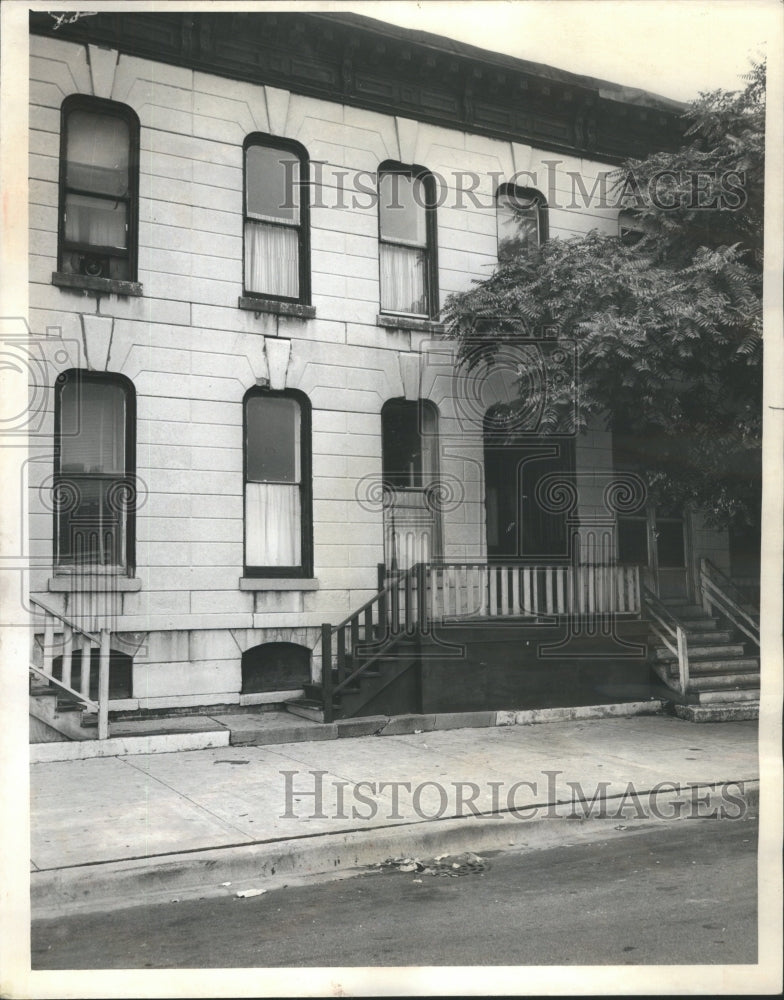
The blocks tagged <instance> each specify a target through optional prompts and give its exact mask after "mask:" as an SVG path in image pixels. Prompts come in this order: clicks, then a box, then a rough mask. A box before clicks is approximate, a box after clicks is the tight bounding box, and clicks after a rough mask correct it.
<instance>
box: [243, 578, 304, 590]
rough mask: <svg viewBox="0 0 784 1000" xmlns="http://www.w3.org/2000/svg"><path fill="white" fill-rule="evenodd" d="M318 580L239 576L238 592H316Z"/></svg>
mask: <svg viewBox="0 0 784 1000" xmlns="http://www.w3.org/2000/svg"><path fill="white" fill-rule="evenodd" d="M318 589H319V582H318V580H315V579H312V578H307V577H302V576H299V577H298V576H287V577H273V576H241V577H240V590H318Z"/></svg>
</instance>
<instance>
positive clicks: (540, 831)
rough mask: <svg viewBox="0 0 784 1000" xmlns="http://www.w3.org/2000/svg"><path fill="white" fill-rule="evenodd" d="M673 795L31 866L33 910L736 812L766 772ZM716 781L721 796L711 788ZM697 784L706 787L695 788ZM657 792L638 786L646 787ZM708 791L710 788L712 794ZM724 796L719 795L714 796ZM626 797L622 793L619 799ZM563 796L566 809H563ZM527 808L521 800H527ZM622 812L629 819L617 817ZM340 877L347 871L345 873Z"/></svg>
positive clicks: (95, 905)
mask: <svg viewBox="0 0 784 1000" xmlns="http://www.w3.org/2000/svg"><path fill="white" fill-rule="evenodd" d="M730 785H731V786H732V787H733V789H735V791H736V792H737V793H739V794H736V795H735V797H734V799H730V798H729V797H728V798H727V799H726V800H724V799H723V798H722V790H723V789H726V788H727V786H730ZM688 788H689V792H688V794H684V791H683V789H681V790H679V791H676V792H669V793H668V794H665V795H659V794H658V793H657V798H656V802H657V805H658V806H659V809H660V811H661V812H663V811H664V810H665V809H667V810H668V811H669V810H672V812H673V813H676V815H673V816H669V815H667V816H651V815H646V816H645V818H639V817H633V818H629V817H626V816H625V815H624V814H623V813H621V812H620V809H621V803H622V800H623V798H624V797H623V796H608V798H607V803H608V806H609V807H610V810H609V811H610V812H612V806H613V803H614V802H615V803H617V804H616V805H615V814H614V815H606V816H602V817H599V816H593V815H591V814H590V813H589V815H588V816H587V817H582V816H579V815H569V810H568V809H565V808H564V807H568V806H570V805H571V804H570V803H568V802H562V803H557V802H554V803H548V802H543V803H539V804H535V805H532V806H531V807H529V808H535V809H536V810H537V811H539V812H545V813H546V815H543V816H539V815H534V816H532V817H531V818H525V817H523V816H521V815H519V814H518V815H517V816H514V815H512V814H511V813H510V812H508V811H505V812H496V813H489V814H483V815H482V816H460V817H451V818H447V819H438V820H419V821H416V822H402V823H398V824H396V825H390V826H386V827H373V828H370V829H367V830H352V831H345V832H342V833H336V834H316V835H309V836H303V837H300V838H294V839H286V840H278V841H261V842H258V843H254V844H243V845H240V846H235V847H226V848H207V849H205V850H195V851H190V852H181V853H175V854H166V855H157V856H154V857H150V858H137V859H129V860H121V861H111V862H98V863H95V864H86V865H78V866H74V867H71V868H59V869H48V870H44V871H33V872H31V875H30V897H31V903H32V908H33V914H34V919H36V920H43V919H50V918H55V917H60V916H63V915H66V914H70V913H82V912H94V911H109V910H116V909H125V908H127V907H133V906H140V905H145V904H155V903H164V902H179V901H180V900H182V899H204V898H213V897H218V896H234V895H236V894H237V891H238V890H247V889H249V888H250V889H252V888H263V889H264V890H270V889H276V888H281V887H282V886H283V885H284V884H290V883H291V882H292V881H293V880H295V879H305V878H313V877H319V876H321V877H322V878H325V877H326V878H329V877H332V878H334V877H336V873H343V872H345V873H346V877H347V876H349V875H357V874H360V872H359V871H357V869H358V868H361V867H363V866H368V865H374V864H377V863H379V862H381V861H384V860H385V859H386V858H387V857H390V856H398V857H399V856H401V855H402V856H412V857H413V856H422V857H428V856H432V855H433V854H435V853H439V854H445V853H446V854H449V853H459V852H461V851H466V850H471V851H473V852H481V851H491V850H502V849H508V848H516V849H518V850H519V849H525V850H528V851H537V850H547V849H548V848H552V847H559V846H560V847H570V846H575V845H577V844H584V843H591V842H594V841H596V840H600V839H615V838H617V837H620V836H624V835H626V834H633V833H639V832H645V831H649V830H651V829H654V828H655V827H656V825H657V824H659V823H662V822H665V823H668V824H670V823H677V822H680V820H681V819H683V818H686V817H685V816H684V815H683V812H684V811H686V812H687V814H688V811H687V810H685V809H683V808H681V807H679V806H678V805H677V803H683V805H684V806H686V807H688V806H689V804H691V806H692V809H694V808H695V805H696V803H697V802H698V803H700V804H701V805H704V806H706V807H707V811H705V812H702V811H700V810H699V809H698V812H697V814H696V815H695V814H694V813H692V815H691V816H690V817H688V818H704V819H709V818H710V819H715V818H716V817H715V816H711V815H710V812H711V809H713V810H715V809H716V807H717V804H718V803H719V802H725V801H726V802H730V801H734V802H736V803H738V802H742V804H743V806H744V809H743V810H742V811H741V814H740V815H738V816H732V817H727V818H734V819H742V818H747V817H748V814H749V812H753V811H754V810H755V809H756V807H757V806H758V804H759V781H758V780H757V779H751V780H748V779H744V780H739V781H729V780H728V781H725V782H716V783H705V784H702V783H694V784H689V786H688ZM711 791H713V797H714V799H715V801H713V800H712V798H711ZM695 792H699V795H696V794H695ZM646 794H648V795H650V794H653V793H652V792H651V793H649V792H647V791H645V792H639V791H638V792H637V795H638V796H641V795H646ZM706 796H707V797H706ZM716 796H718V798H717V799H716ZM618 800H621V802H618ZM559 805H560V806H561V810H562V812H563V813H565V814H563V815H559V814H557V813H556V812H555V811H556V809H557V808H558V806H559ZM521 812H522V810H521ZM619 820H623V822H622V823H621V822H619ZM338 877H339V876H338Z"/></svg>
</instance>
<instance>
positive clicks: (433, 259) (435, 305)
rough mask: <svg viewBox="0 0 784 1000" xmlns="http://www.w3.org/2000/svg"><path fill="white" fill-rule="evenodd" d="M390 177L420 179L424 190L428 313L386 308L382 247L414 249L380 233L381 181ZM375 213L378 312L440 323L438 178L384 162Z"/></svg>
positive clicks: (413, 167) (424, 170)
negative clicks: (383, 292) (376, 222)
mask: <svg viewBox="0 0 784 1000" xmlns="http://www.w3.org/2000/svg"><path fill="white" fill-rule="evenodd" d="M387 174H398V175H401V176H403V177H409V178H411V179H412V180H421V181H422V182H423V184H424V188H425V201H426V205H425V206H424V212H425V241H426V245H425V284H426V287H425V304H426V306H427V312H425V313H411V312H395V311H392V310H390V309H385V308H384V305H383V294H382V291H383V290H382V269H381V247H382V246H396V247H407V248H408V249H411V246H410V244H407V243H400V242H397V241H395V240H389V239H384V237H383V235H382V232H381V179H382V177H384V176H386V175H387ZM376 195H377V197H376V203H377V205H376V211H377V218H378V248H379V249H378V288H379V312H380V313H381V315H382V316H400V317H406V318H408V319H419V320H422V319H425V320H437V319H438V316H439V314H440V312H441V303H440V296H439V289H438V219H437V214H436V213H437V211H438V192H437V190H436V179H435V176H434V175H433V174H432V173H431V172H430V171H429V170H428V169H427V167H422V166H418V165H416V164H404V163H399V162H398V161H396V160H385V161H384V162H383V163H381V164H380V165H379V168H378V172H377V183H376Z"/></svg>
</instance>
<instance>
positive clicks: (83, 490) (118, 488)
mask: <svg viewBox="0 0 784 1000" xmlns="http://www.w3.org/2000/svg"><path fill="white" fill-rule="evenodd" d="M134 444H135V393H134V390H133V386H132V384H131V383H130V382H129V381H128V379H126V378H124V377H123V376H121V375H105V374H102V373H101V374H99V373H95V372H86V371H73V370H72V371H69V372H65V373H63V374H62V375H60V376H59V377H58V380H57V390H56V393H55V480H54V504H53V506H54V510H55V563H56V565H57V566H58V567H60V568H67V567H88V566H89V567H106V568H110V569H114V570H118V569H120V570H125V571H128V572H129V573H130V572H132V570H133V563H134V534H135V532H134V509H135V503H134V498H135V461H134Z"/></svg>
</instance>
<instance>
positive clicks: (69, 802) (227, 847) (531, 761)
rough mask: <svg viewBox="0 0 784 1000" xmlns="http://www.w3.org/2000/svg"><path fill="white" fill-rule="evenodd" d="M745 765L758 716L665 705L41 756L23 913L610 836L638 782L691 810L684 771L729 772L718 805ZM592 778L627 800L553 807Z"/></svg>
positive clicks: (750, 767)
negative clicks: (682, 795)
mask: <svg viewBox="0 0 784 1000" xmlns="http://www.w3.org/2000/svg"><path fill="white" fill-rule="evenodd" d="M314 772H318V773H316V774H314ZM758 777H759V764H758V756H757V726H756V723H754V722H726V723H720V724H701V725H695V724H693V723H690V722H685V721H683V720H680V719H677V718H672V717H668V716H636V717H629V718H620V719H599V720H586V721H579V722H578V721H573V722H563V723H551V724H541V725H530V726H519V725H518V726H508V727H490V728H482V729H453V730H442V731H433V732H423V733H414V734H411V735H401V736H384V737H383V738H379V737H375V736H366V737H357V738H354V739H347V740H332V741H319V742H312V743H291V744H279V745H273V746H239V747H218V748H213V749H207V750H194V751H183V752H174V753H159V754H150V755H135V756H126V757H110V758H92V759H86V760H72V761H58V762H50V763H37V764H33V765H32V766H31V826H32V868H31V890H32V901H33V914H34V916H38V917H45V916H50V915H55V914H56V913H58V912H69V911H75V910H78V909H82V910H90V909H93V910H101V909H113V908H117V907H123V906H130V905H135V904H138V903H139V902H140V901H143V900H152V899H153V898H160V899H164V898H169V897H171V896H172V894H177V895H178V896H179V897H180V898H182V899H186V898H199V897H203V896H205V895H208V896H209V895H218V896H220V895H234V894H235V893H236V891H237V890H239V889H242V888H245V887H248V886H250V887H252V886H259V885H262V884H263V885H268V886H270V887H274V885H276V884H281V879H290V878H291V877H293V876H310V875H312V874H314V873H324V872H330V871H335V870H342V869H343V868H346V867H348V868H350V867H353V866H356V865H363V864H368V863H372V862H373V861H374V860H375V861H382V860H383V859H384V857H386V856H389V855H397V854H405V853H408V852H410V851H416V852H422V851H427V850H428V849H430V850H431V854H435V853H438V851H437V850H436V847H437V845H438V844H439V843H441V844H443V845H444V850H447V849H455V850H457V849H461V850H469V849H471V850H478V849H493V848H499V847H502V846H503V847H506V846H513V845H516V844H521V843H526V844H528V845H529V846H531V847H532V849H533V848H534V847H545V846H553V844H554V843H557V842H559V840H558V838H560V842H564V840H565V839H567V840H571V841H574V842H581V841H587V840H589V839H591V838H594V837H595V836H599V835H601V836H605V835H606V834H607V835H610V836H618V835H619V833H620V831H618V830H617V829H616V828H617V827H621V828H625V827H626V826H627V823H626V821H625V819H624V817H626V816H627V815H628V816H630V820H629V823H640V822H642V823H645V822H656V821H657V820H658V819H659V817H658V816H655V815H654V816H653V817H651V815H650V813H651V809H650V804H651V801H652V800H651V797H650V795H649V794H648V793H650V792H651V790H652V789H655V788H656V787H657V786H659V785H661V783H663V782H665V783H669V785H672V786H679V787H680V788H681V789H682V790H683V789H685V790H686V799H688V800H689V803H690V804H687V806H686V810H687V811H688V808H692V809H693V808H696V805H695V803H696V802H697V798H698V796H697V793H696V792H694V791H692V790H691V789H690V787H689V786H700V787H707V786H722V785H723V784H725V783H728V782H736V783H740V786H741V791H740V792H739V791H738V788H737V787H735V786H733V787H731V788H729V789H728V792H727V794H728V795H729V799H727V801H725V798H726V796H725V794H724V793H723V792H721V791H718V792H715V795H714V801H713V805H715V802H719V804H720V806H721V805H722V803H724V805H723V806H722V808H724V807H726V808H727V809H729V811H730V814H732V810H735V811H737V809H738V807H737V806H733V804H732V796H733V795H734V796H735V799H736V801H737V800H738V796H739V795H746V796H748V794H749V789H753V788H754V786H755V783H756V780H757V779H758ZM460 783H463V784H462V785H461V786H460V787H455V786H456V784H457V785H460ZM516 783H523V784H522V785H521V784H518V785H517V788H514V789H513V787H512V786H514V785H515V784H516ZM575 783H579V786H580V788H579V790H578V791H577V793H575ZM630 783H631V787H632V788H633V792H634V794H635V795H637V796H638V797H639V801H640V803H641V805H639V806H637V805H636V804H635V801H634V797H633V796H631V797H630V794H629V788H630ZM597 790H599V791H600V792H601V794H602V795H604V796H606V799H607V801H608V802H611V803H615V804H619V805H624V804H625V806H626V811H625V812H623V814H620V813H618V814H617V815H615V812H613V810H610V816H609V818H607V817H604V818H601V819H599V820H597V823H598V825H596V824H593V825H592V824H591V823H580V824H575V822H574V820H573V819H572V820H569V818H568V813H569V811H570V809H568V808H563V809H561V808H560V807H556V806H555V803H558V802H561V803H573V801H574V796H575V794H577V797H578V798H579V797H580V796H581V795H583V796H585V797H586V798H587V799H588V800H589V801H590V800H591V799H592V798H593V797H594V795H595V794H596V793H597ZM668 792H669V788H666V789H664V791H663V792H662V795H663V796H664V799H666V796H667V794H668ZM646 796H647V798H646ZM713 805H710V806H709V808H712V807H713ZM548 807H549V808H548ZM614 808H615V807H613V809H614ZM699 808H704V807H702V806H700V807H699ZM510 810H511V811H510ZM571 811H573V809H572V810H571ZM654 811H655V810H654ZM665 812H666V810H665ZM477 814H478V815H477ZM556 816H557V817H558V818H556ZM613 817H615V820H616V822H612V820H613ZM619 817H620V818H621V819H624V822H617V820H618V818H619ZM577 827H579V830H578V829H577ZM554 838H555V839H554ZM385 852H386V853H385ZM379 855H381V856H379ZM275 879H277V882H276V881H275ZM225 883H231V885H226V884H225Z"/></svg>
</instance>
